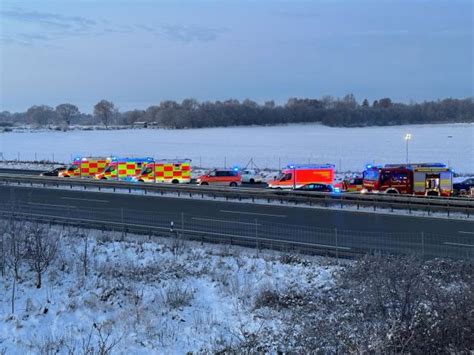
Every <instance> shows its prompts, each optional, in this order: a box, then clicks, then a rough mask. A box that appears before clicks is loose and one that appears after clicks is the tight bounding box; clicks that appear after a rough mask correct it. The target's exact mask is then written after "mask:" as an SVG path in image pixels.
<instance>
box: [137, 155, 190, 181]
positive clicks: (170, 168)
mask: <svg viewBox="0 0 474 355" xmlns="http://www.w3.org/2000/svg"><path fill="white" fill-rule="evenodd" d="M134 180H135V181H140V182H156V183H170V184H188V183H190V182H191V160H190V159H161V160H153V161H149V162H147V164H146V165H145V166H143V167H142V170H141V172H140V173H139V174H138V175H137V176H136V177H135V178H134Z"/></svg>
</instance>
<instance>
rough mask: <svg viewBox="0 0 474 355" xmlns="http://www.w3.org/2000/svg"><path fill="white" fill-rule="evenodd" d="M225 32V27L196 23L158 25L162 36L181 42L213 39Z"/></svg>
mask: <svg viewBox="0 0 474 355" xmlns="http://www.w3.org/2000/svg"><path fill="white" fill-rule="evenodd" d="M225 32H227V30H226V29H222V28H211V27H203V26H197V25H191V26H181V25H162V26H159V27H158V33H159V34H161V35H162V36H165V37H166V38H168V39H169V40H172V41H177V42H183V43H189V42H193V41H197V42H210V41H214V40H216V39H217V38H218V37H219V36H220V35H221V34H223V33H225Z"/></svg>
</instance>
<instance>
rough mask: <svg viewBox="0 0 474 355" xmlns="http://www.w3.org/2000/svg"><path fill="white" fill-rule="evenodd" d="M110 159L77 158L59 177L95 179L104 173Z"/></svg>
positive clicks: (59, 173)
mask: <svg viewBox="0 0 474 355" xmlns="http://www.w3.org/2000/svg"><path fill="white" fill-rule="evenodd" d="M109 162H110V159H109V158H106V157H76V158H74V160H73V161H72V163H71V164H69V165H68V166H67V167H66V168H65V169H64V170H62V171H59V172H58V177H64V178H66V177H74V178H94V177H95V176H96V175H97V174H100V173H102V172H103V171H104V169H105V167H106V166H107V165H108V164H109Z"/></svg>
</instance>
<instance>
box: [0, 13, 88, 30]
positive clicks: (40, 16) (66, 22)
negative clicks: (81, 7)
mask: <svg viewBox="0 0 474 355" xmlns="http://www.w3.org/2000/svg"><path fill="white" fill-rule="evenodd" d="M0 16H2V17H4V18H6V19H11V20H15V21H19V22H28V23H32V24H37V25H40V26H43V27H51V28H56V29H72V28H76V29H86V28H91V27H93V26H95V25H96V22H95V21H93V20H90V19H87V18H84V17H80V16H63V15H60V14H53V13H48V12H38V11H28V10H24V9H15V10H1V11H0Z"/></svg>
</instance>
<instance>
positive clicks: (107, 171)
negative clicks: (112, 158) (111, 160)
mask: <svg viewBox="0 0 474 355" xmlns="http://www.w3.org/2000/svg"><path fill="white" fill-rule="evenodd" d="M114 170H115V165H109V166H108V167H106V168H105V170H104V173H111V172H112V171H114Z"/></svg>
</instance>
